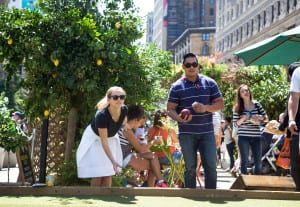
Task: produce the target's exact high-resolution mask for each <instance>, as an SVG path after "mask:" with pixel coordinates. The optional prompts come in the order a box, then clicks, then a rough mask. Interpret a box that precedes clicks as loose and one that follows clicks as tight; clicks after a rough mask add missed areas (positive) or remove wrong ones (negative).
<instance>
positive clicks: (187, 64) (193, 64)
mask: <svg viewBox="0 0 300 207" xmlns="http://www.w3.org/2000/svg"><path fill="white" fill-rule="evenodd" d="M184 66H185V67H186V68H190V67H191V66H193V68H195V67H197V66H198V63H197V62H193V63H185V64H184Z"/></svg>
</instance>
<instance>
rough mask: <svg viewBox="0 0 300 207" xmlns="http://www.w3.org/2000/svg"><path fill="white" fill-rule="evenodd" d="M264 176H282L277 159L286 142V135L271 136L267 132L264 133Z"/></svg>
mask: <svg viewBox="0 0 300 207" xmlns="http://www.w3.org/2000/svg"><path fill="white" fill-rule="evenodd" d="M262 138H263V144H262V146H263V147H262V154H263V156H262V159H261V160H262V165H263V168H262V174H272V173H273V174H275V175H280V174H281V171H282V170H281V169H280V166H278V165H277V159H278V156H279V154H280V150H281V148H282V147H283V144H284V142H285V137H284V135H277V134H271V133H267V132H263V133H262Z"/></svg>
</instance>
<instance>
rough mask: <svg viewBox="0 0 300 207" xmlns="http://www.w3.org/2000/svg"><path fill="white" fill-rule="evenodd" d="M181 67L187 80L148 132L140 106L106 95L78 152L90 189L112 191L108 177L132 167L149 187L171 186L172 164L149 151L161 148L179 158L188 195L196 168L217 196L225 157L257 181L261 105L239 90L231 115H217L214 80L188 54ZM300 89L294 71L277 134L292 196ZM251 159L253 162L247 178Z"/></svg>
mask: <svg viewBox="0 0 300 207" xmlns="http://www.w3.org/2000/svg"><path fill="white" fill-rule="evenodd" d="M182 68H183V70H184V77H182V78H179V79H178V80H176V81H175V82H174V83H173V84H172V85H171V87H170V90H169V95H168V99H167V104H166V110H164V109H159V110H157V111H156V112H155V114H154V116H153V120H152V121H153V122H152V126H150V127H149V128H148V129H147V130H146V131H145V128H144V125H145V122H146V115H145V112H144V109H143V107H142V106H138V105H129V106H126V105H125V104H124V101H125V98H126V93H125V91H124V89H122V88H121V87H117V86H114V87H111V88H109V89H108V91H107V93H106V95H105V97H103V99H102V100H101V101H99V103H98V104H97V109H96V113H95V116H94V117H93V120H92V122H91V123H90V124H89V125H88V127H87V128H86V129H85V131H84V133H83V136H82V140H81V142H80V145H79V147H78V149H77V153H76V161H77V168H78V177H80V178H91V186H100V187H110V186H111V185H112V176H113V175H116V174H119V173H120V172H121V171H122V169H124V168H126V167H128V166H130V167H132V168H133V169H134V170H136V171H137V172H140V171H144V170H147V172H148V177H147V186H150V187H154V186H156V187H168V184H167V183H166V181H165V180H164V178H163V176H162V173H161V169H162V167H161V166H163V165H170V158H169V157H168V156H167V155H166V152H154V151H153V150H152V147H153V146H155V145H161V144H162V143H167V144H168V147H169V152H170V153H171V154H172V155H173V154H174V156H175V153H177V155H178V153H179V154H180V156H182V157H183V160H184V185H183V187H185V188H196V176H197V173H198V172H197V171H199V163H201V167H202V168H203V173H204V187H205V188H206V189H216V188H217V165H218V163H219V162H220V160H221V159H222V158H223V159H224V156H225V151H226V153H228V156H229V168H228V170H227V171H228V172H229V171H231V172H232V171H239V173H240V174H249V173H251V174H254V175H260V174H262V153H263V152H262V138H261V128H262V126H263V125H265V124H266V123H267V122H269V118H268V115H267V113H266V111H265V110H264V107H263V106H262V105H261V103H260V102H258V101H257V100H255V99H254V97H253V94H252V92H251V88H250V86H248V85H245V84H242V85H240V86H239V87H238V88H237V91H236V98H235V104H234V106H233V112H232V114H227V115H222V114H221V113H220V112H221V111H222V109H223V108H224V99H223V96H222V94H221V92H220V90H219V87H218V85H217V83H216V81H215V80H213V79H212V78H210V77H208V76H205V75H202V74H201V73H199V69H200V65H199V63H198V59H197V57H196V55H194V54H192V53H188V54H186V55H185V56H184V59H183V63H182ZM299 83H300V67H297V69H295V71H294V75H293V76H292V81H291V90H290V96H289V101H288V109H287V113H286V114H287V117H288V118H287V119H288V125H287V126H286V127H283V129H282V130H283V131H284V128H288V129H289V130H290V132H291V138H292V141H291V174H292V176H293V178H294V180H295V183H296V189H297V190H300V184H299V182H300V180H299V179H300V174H299V173H300V158H299V156H300V155H299V148H300V144H299V134H298V129H299V127H300V115H299V114H300V112H299V111H300V110H298V107H299V97H300V95H299V94H300V86H299ZM183 110H188V111H189V113H183V112H182V111H183ZM169 119H170V120H169ZM168 121H172V122H175V123H176V126H177V127H178V129H177V130H175V129H174V128H173V127H171V126H170V125H166V123H167V122H168ZM145 134H147V136H145ZM222 146H223V147H222ZM236 152H237V153H236ZM235 154H237V155H238V156H235ZM199 155H200V156H199ZM249 157H251V158H252V159H253V168H252V171H251V172H249V169H248V166H249ZM199 159H200V160H199ZM237 161H238V162H237Z"/></svg>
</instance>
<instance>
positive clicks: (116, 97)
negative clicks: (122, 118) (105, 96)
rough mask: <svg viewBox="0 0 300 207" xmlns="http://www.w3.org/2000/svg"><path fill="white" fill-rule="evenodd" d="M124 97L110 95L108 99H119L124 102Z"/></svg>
mask: <svg viewBox="0 0 300 207" xmlns="http://www.w3.org/2000/svg"><path fill="white" fill-rule="evenodd" d="M125 97H126V95H120V96H118V95H111V96H109V98H112V99H113V100H115V101H116V100H118V99H119V98H120V99H121V100H124V99H125Z"/></svg>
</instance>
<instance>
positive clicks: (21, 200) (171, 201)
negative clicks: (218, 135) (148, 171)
mask: <svg viewBox="0 0 300 207" xmlns="http://www.w3.org/2000/svg"><path fill="white" fill-rule="evenodd" d="M299 199H300V198H299ZM2 206H3V207H4V206H5V207H36V206H42V207H57V206H68V207H94V206H97V207H116V206H124V207H125V206H126V207H135V206H139V207H160V206H164V207H169V206H170V207H186V206H188V207H194V206H197V207H199V206H201V207H204V206H205V207H210V206H214V207H215V206H222V207H229V206H230V207H295V206H300V200H297V201H295V200H263V199H234V198H232V199H220V198H218V199H203V198H202V199H197V198H181V197H153V196H92V197H56V196H53V197H52V196H40V197H38V196H0V207H2Z"/></svg>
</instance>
